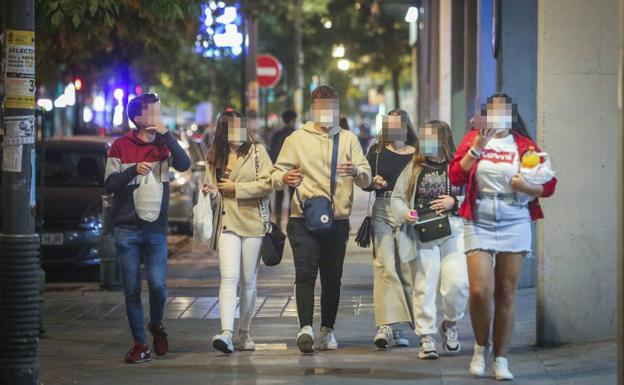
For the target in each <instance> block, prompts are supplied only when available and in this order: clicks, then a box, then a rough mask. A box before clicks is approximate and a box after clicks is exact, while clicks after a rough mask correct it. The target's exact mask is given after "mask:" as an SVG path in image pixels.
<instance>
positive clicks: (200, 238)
mask: <svg viewBox="0 0 624 385" xmlns="http://www.w3.org/2000/svg"><path fill="white" fill-rule="evenodd" d="M212 221H213V218H212V203H211V202H210V194H204V193H203V192H201V191H200V192H199V196H198V197H197V204H196V205H195V207H193V240H194V241H197V242H206V241H209V240H210V238H212Z"/></svg>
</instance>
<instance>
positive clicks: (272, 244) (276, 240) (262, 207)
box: [254, 144, 286, 266]
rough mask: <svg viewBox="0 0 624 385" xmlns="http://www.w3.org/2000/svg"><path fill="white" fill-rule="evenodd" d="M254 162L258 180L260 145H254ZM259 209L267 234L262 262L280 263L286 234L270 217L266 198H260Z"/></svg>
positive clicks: (272, 264) (261, 251)
mask: <svg viewBox="0 0 624 385" xmlns="http://www.w3.org/2000/svg"><path fill="white" fill-rule="evenodd" d="M254 163H255V171H256V180H258V175H259V174H260V156H259V155H258V145H257V144H255V145H254ZM258 210H259V211H260V216H262V223H263V224H264V228H265V234H264V236H263V237H262V245H261V246H260V256H261V257H262V262H264V264H265V265H267V266H275V265H279V263H280V262H281V261H282V256H283V255H284V245H285V244H286V235H285V234H284V233H283V232H282V230H281V229H280V228H279V227H278V226H277V225H276V224H275V223H273V222H271V221H270V219H269V212H268V210H267V205H266V198H264V199H263V198H260V199H258Z"/></svg>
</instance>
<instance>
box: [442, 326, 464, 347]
mask: <svg viewBox="0 0 624 385" xmlns="http://www.w3.org/2000/svg"><path fill="white" fill-rule="evenodd" d="M440 336H442V345H443V346H444V350H445V351H446V352H447V353H452V354H457V353H459V351H460V350H461V343H460V342H459V333H458V332H457V325H454V326H451V327H450V328H445V327H444V324H442V325H440Z"/></svg>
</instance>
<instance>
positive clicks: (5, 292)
mask: <svg viewBox="0 0 624 385" xmlns="http://www.w3.org/2000/svg"><path fill="white" fill-rule="evenodd" d="M3 3H4V5H5V10H4V11H5V12H4V15H5V17H6V19H5V20H6V23H5V28H6V30H5V49H6V50H5V59H4V60H5V62H4V64H5V65H4V84H5V98H4V119H3V120H4V127H5V137H4V142H3V144H2V146H3V151H4V157H3V162H2V172H3V185H2V201H3V202H4V204H3V205H2V232H1V233H0V384H11V385H36V384H38V374H39V373H38V372H39V369H38V365H37V344H38V338H39V315H40V314H39V298H40V293H39V289H40V281H39V280H40V275H39V236H38V235H37V234H35V216H34V207H35V199H34V189H35V186H34V181H35V178H34V177H33V176H34V170H33V168H34V160H35V152H34V140H35V135H34V131H35V109H34V108H35V66H34V62H35V61H34V56H35V48H34V30H35V28H34V27H35V1H34V0H7V1H4V2H3Z"/></svg>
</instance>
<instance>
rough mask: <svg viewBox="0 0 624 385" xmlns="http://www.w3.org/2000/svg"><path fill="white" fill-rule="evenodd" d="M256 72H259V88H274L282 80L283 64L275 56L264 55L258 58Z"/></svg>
mask: <svg viewBox="0 0 624 385" xmlns="http://www.w3.org/2000/svg"><path fill="white" fill-rule="evenodd" d="M256 71H257V72H258V86H259V87H260V88H272V87H275V86H276V85H277V83H279V81H280V79H281V78H282V63H280V61H279V60H277V58H276V57H275V56H273V55H271V54H268V53H264V54H261V55H258V57H257V58H256Z"/></svg>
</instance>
